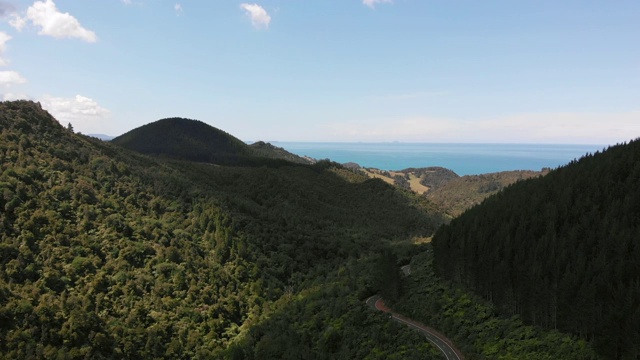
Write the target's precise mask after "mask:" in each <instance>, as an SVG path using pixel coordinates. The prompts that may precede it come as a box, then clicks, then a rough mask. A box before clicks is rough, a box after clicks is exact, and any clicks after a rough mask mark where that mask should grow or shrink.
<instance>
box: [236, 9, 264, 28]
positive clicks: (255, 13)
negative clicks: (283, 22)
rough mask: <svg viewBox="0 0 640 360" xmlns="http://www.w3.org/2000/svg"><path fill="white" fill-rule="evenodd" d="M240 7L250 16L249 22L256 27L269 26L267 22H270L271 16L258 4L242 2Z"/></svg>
mask: <svg viewBox="0 0 640 360" xmlns="http://www.w3.org/2000/svg"><path fill="white" fill-rule="evenodd" d="M240 7H241V8H242V9H244V10H245V11H246V12H247V16H249V18H251V24H253V27H255V28H256V29H261V28H265V29H267V28H269V23H271V16H269V14H268V13H267V11H266V10H265V9H264V8H263V7H262V6H260V5H258V4H247V3H243V4H241V5H240Z"/></svg>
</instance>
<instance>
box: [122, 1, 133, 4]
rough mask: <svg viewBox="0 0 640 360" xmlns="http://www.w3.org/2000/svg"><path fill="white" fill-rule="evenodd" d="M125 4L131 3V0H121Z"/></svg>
mask: <svg viewBox="0 0 640 360" xmlns="http://www.w3.org/2000/svg"><path fill="white" fill-rule="evenodd" d="M122 3H124V4H125V5H131V0H122Z"/></svg>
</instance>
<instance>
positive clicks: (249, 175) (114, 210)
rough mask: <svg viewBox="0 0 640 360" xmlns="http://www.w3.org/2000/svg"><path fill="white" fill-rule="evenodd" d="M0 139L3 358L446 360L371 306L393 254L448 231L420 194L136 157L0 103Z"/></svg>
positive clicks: (343, 176)
mask: <svg viewBox="0 0 640 360" xmlns="http://www.w3.org/2000/svg"><path fill="white" fill-rule="evenodd" d="M0 131H1V139H2V141H0V157H1V158H2V169H1V170H0V171H1V172H0V194H1V197H0V208H1V209H2V211H1V212H0V226H1V227H0V236H1V242H0V320H1V321H0V354H2V357H4V358H14V359H17V358H41V359H54V358H59V359H76V358H149V359H153V358H158V359H160V358H182V359H193V358H202V359H207V358H212V357H213V358H233V359H236V358H247V359H250V358H285V354H288V355H287V356H290V357H292V358H313V359H322V358H344V359H347V358H370V359H384V358H393V357H394V356H395V357H396V358H411V356H413V358H423V356H424V353H425V351H426V353H430V352H431V353H433V352H434V350H433V349H432V347H431V346H430V345H429V343H428V342H426V340H424V339H420V338H419V337H417V335H415V334H414V333H413V332H411V331H410V330H408V329H404V328H402V327H398V326H396V325H394V324H391V323H389V322H388V321H387V320H386V319H385V317H384V316H383V315H381V314H377V313H375V312H373V311H370V310H369V309H367V308H366V307H365V306H364V303H362V302H361V299H362V298H363V297H364V296H367V295H370V294H372V293H375V292H376V291H377V290H378V289H379V288H380V287H382V284H379V283H377V279H376V278H375V277H374V275H373V274H374V272H375V271H374V270H375V268H374V267H375V265H376V264H377V262H379V259H378V258H377V255H376V254H378V253H379V252H380V249H383V248H385V247H388V246H389V244H391V243H392V242H393V241H396V239H407V238H409V237H412V236H419V235H420V236H421V235H425V234H429V233H430V232H433V231H434V230H435V228H436V226H437V225H438V224H439V223H440V222H441V220H440V219H439V218H438V216H427V215H426V214H427V212H428V203H426V202H425V201H423V200H421V199H418V198H416V197H414V196H413V195H411V194H410V193H401V192H398V191H396V190H395V189H394V188H393V187H391V186H387V185H386V184H384V183H382V182H381V181H372V180H367V179H365V178H361V177H358V176H356V175H355V174H353V173H349V172H345V171H343V170H341V169H340V168H339V167H334V166H333V165H332V164H331V163H320V164H317V165H314V166H310V165H309V166H300V165H293V164H288V163H287V164H285V163H277V164H279V165H278V166H275V165H274V163H273V162H270V161H266V163H267V164H268V165H269V166H255V164H253V165H254V166H247V167H220V166H212V165H210V164H205V163H194V162H181V161H169V160H160V159H155V158H150V157H147V156H142V155H136V154H135V153H132V152H131V151H128V150H125V149H123V148H120V147H117V146H114V145H111V144H109V143H104V142H101V141H99V140H97V139H92V138H89V137H86V136H83V135H79V134H73V133H72V132H71V131H69V130H68V129H66V128H64V127H62V126H61V125H60V124H58V122H57V121H56V120H55V119H53V118H52V117H51V116H50V115H49V114H48V113H46V112H45V111H43V110H42V109H41V108H40V106H39V105H38V104H34V103H31V102H25V101H19V102H5V103H2V104H1V105H0ZM305 307H309V308H308V309H307V308H305ZM317 308H320V309H318V311H316V309H317ZM297 313H302V314H306V315H305V316H306V318H304V319H300V320H298V321H299V322H298V323H296V322H291V321H288V317H289V316H291V314H297ZM285 325H286V328H285V329H281V328H280V327H281V326H285ZM261 329H262V330H261ZM265 329H269V330H270V331H267V330H265ZM275 329H278V330H277V331H276V330H275ZM292 344H295V345H296V347H292ZM259 353H264V354H270V355H269V356H266V357H262V356H258V355H255V354H259ZM301 354H304V357H302V356H301ZM332 354H334V355H335V356H334V355H332ZM411 354H413V355H411ZM436 354H437V352H436ZM434 358H437V356H436V357H434Z"/></svg>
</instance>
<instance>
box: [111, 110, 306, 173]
mask: <svg viewBox="0 0 640 360" xmlns="http://www.w3.org/2000/svg"><path fill="white" fill-rule="evenodd" d="M111 142H112V143H113V144H116V145H118V146H121V147H124V148H127V149H129V150H133V151H136V152H139V153H141V154H146V155H152V156H156V157H163V158H169V159H175V160H187V161H195V162H205V163H212V164H217V165H238V166H240V165H256V164H259V165H261V164H264V163H273V162H277V161H278V160H286V161H289V162H295V163H302V164H309V163H310V162H309V161H307V160H306V159H303V158H301V157H299V156H297V155H294V154H291V153H289V152H287V151H285V150H284V149H281V148H277V147H275V146H273V145H271V144H266V143H264V142H258V143H256V144H253V145H251V146H250V145H247V144H245V143H244V142H243V141H241V140H239V139H238V138H236V137H234V136H232V135H230V134H228V133H226V132H224V131H222V130H220V129H217V128H215V127H213V126H210V125H208V124H206V123H204V122H202V121H199V120H191V119H184V118H168V119H162V120H158V121H155V122H152V123H150V124H146V125H143V126H141V127H139V128H136V129H133V130H131V131H129V132H127V133H125V134H123V135H120V136H118V137H116V138H114V139H113V140H111ZM270 160H271V161H270Z"/></svg>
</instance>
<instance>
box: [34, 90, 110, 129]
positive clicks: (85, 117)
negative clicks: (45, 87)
mask: <svg viewBox="0 0 640 360" xmlns="http://www.w3.org/2000/svg"><path fill="white" fill-rule="evenodd" d="M41 103H42V107H43V108H44V109H46V110H47V111H49V112H50V113H51V115H53V116H54V117H55V118H56V119H58V121H60V122H61V123H63V124H64V123H67V122H74V125H76V122H80V123H82V122H90V121H93V120H100V119H104V118H107V117H108V116H109V115H110V114H111V112H110V111H109V110H107V109H105V108H103V107H102V106H100V105H98V103H97V102H96V101H95V100H93V99H90V98H88V97H85V96H82V95H76V96H75V97H73V98H63V97H53V96H44V97H43V99H42V100H41Z"/></svg>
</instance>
